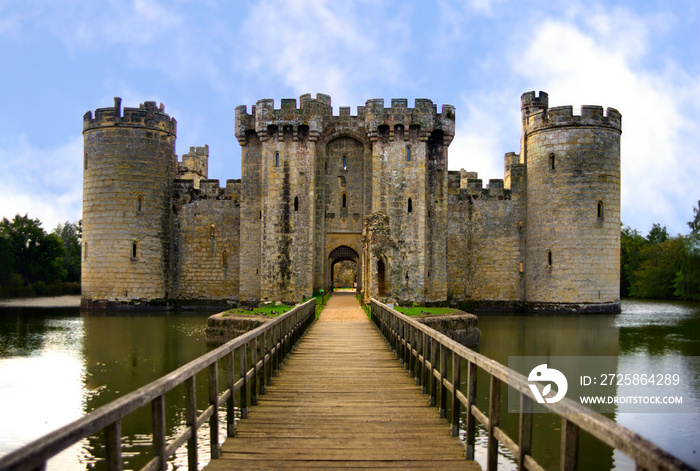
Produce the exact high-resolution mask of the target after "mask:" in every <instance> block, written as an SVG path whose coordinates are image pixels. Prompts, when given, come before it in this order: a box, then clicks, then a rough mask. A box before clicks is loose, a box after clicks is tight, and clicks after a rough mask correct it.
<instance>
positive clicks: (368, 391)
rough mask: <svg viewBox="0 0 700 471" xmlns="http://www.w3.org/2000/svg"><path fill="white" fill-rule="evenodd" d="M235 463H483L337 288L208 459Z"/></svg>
mask: <svg viewBox="0 0 700 471" xmlns="http://www.w3.org/2000/svg"><path fill="white" fill-rule="evenodd" d="M329 308H330V309H329ZM353 309H354V311H352V310H353ZM348 310H350V311H352V312H348ZM358 311H359V312H358ZM234 468H237V469H382V470H385V469H386V470H390V469H447V470H451V469H460V470H465V469H466V470H479V469H480V467H479V465H478V464H477V463H475V462H472V461H466V460H465V457H464V446H463V445H462V444H461V443H460V441H459V439H457V438H453V437H451V436H450V428H449V426H448V424H447V422H446V420H445V419H440V418H439V416H438V411H437V410H436V409H435V408H431V407H430V404H429V396H427V395H422V394H421V391H420V388H419V387H416V386H415V380H414V379H412V378H409V375H408V371H406V370H405V369H404V367H403V366H401V365H400V364H399V362H398V361H396V359H395V357H394V355H393V354H392V353H391V351H390V350H389V348H388V347H387V345H386V343H385V342H384V341H383V340H382V338H381V336H380V334H379V332H377V331H376V329H375V328H374V327H373V326H372V325H371V323H370V322H369V321H368V320H367V317H366V315H365V314H364V312H363V311H362V310H361V309H360V308H359V306H358V305H357V301H355V299H354V297H352V295H344V294H335V295H334V296H333V297H332V298H331V300H330V301H329V304H328V306H327V307H326V308H325V309H324V311H323V313H322V315H321V318H320V319H319V321H318V322H316V323H315V324H314V325H313V326H312V327H311V328H310V329H309V332H308V333H307V334H306V336H305V337H304V339H303V340H302V341H301V342H300V343H299V344H298V346H297V347H295V349H294V353H293V354H292V355H290V357H289V358H288V359H287V361H286V363H285V365H284V368H283V369H282V370H281V372H280V375H279V376H278V377H276V378H275V379H274V380H273V384H272V385H271V386H268V387H267V388H266V390H265V394H264V395H261V396H259V397H258V405H257V406H255V407H252V408H250V409H249V411H248V418H247V419H245V420H241V421H239V422H238V424H237V428H236V437H235V438H231V439H227V440H226V441H225V442H224V444H223V446H222V449H221V456H220V458H219V459H216V460H212V461H211V462H210V463H209V465H208V466H207V468H206V469H209V470H224V469H234Z"/></svg>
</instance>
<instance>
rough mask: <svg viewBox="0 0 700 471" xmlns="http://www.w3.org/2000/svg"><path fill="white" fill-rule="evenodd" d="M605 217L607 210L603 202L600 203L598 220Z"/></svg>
mask: <svg viewBox="0 0 700 471" xmlns="http://www.w3.org/2000/svg"><path fill="white" fill-rule="evenodd" d="M604 216H605V208H604V206H603V202H602V201H598V219H603V217H604Z"/></svg>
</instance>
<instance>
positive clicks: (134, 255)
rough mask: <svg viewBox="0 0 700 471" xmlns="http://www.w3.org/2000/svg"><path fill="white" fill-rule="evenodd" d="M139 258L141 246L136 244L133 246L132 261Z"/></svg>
mask: <svg viewBox="0 0 700 471" xmlns="http://www.w3.org/2000/svg"><path fill="white" fill-rule="evenodd" d="M138 256H139V246H138V244H137V243H136V242H134V243H133V244H131V259H132V260H136V259H137V258H138Z"/></svg>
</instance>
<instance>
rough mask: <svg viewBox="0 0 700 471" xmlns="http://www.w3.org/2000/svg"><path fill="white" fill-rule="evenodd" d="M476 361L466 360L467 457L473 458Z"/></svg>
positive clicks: (474, 445)
mask: <svg viewBox="0 0 700 471" xmlns="http://www.w3.org/2000/svg"><path fill="white" fill-rule="evenodd" d="M476 370H477V368H476V363H473V362H471V361H467V423H466V429H467V459H468V460H473V459H474V448H475V447H476V417H475V416H474V414H473V413H472V407H475V406H476Z"/></svg>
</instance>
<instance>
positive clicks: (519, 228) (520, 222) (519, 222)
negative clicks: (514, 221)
mask: <svg viewBox="0 0 700 471" xmlns="http://www.w3.org/2000/svg"><path fill="white" fill-rule="evenodd" d="M518 230H519V231H521V232H522V230H523V221H522V219H521V220H520V221H518Z"/></svg>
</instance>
